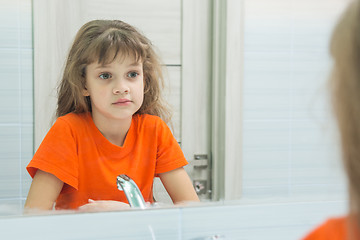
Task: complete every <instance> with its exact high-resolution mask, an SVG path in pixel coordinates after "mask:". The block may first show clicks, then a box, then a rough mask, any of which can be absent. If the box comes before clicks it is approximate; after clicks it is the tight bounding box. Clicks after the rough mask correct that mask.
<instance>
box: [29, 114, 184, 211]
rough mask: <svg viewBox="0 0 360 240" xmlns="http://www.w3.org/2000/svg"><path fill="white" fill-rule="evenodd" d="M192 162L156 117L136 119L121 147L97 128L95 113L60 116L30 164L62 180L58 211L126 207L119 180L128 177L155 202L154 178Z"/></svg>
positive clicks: (31, 172) (32, 174)
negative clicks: (101, 204)
mask: <svg viewBox="0 0 360 240" xmlns="http://www.w3.org/2000/svg"><path fill="white" fill-rule="evenodd" d="M186 164H187V161H186V159H185V157H184V154H183V152H182V150H181V148H180V146H179V144H178V143H177V141H176V140H175V138H174V137H173V135H172V133H171V131H170V129H169V128H168V127H167V125H166V124H165V123H164V122H163V121H162V120H161V119H160V118H159V117H156V116H152V115H147V114H143V115H134V116H133V118H132V121H131V125H130V129H129V131H128V133H127V136H126V138H125V141H124V144H123V146H122V147H119V146H116V145H114V144H112V143H110V142H109V141H108V140H107V139H106V138H105V137H104V136H103V135H102V134H101V132H100V131H99V130H98V129H97V127H96V126H95V124H94V122H93V120H92V117H91V114H90V113H83V114H75V113H69V114H67V115H65V116H62V117H59V118H58V119H57V120H56V122H55V124H54V125H53V126H52V127H51V129H50V130H49V132H48V133H47V135H46V136H45V138H44V140H43V142H42V143H41V145H40V146H39V149H38V150H37V151H36V153H35V155H34V157H33V159H32V160H31V161H30V163H29V165H28V166H27V170H28V172H29V174H30V175H31V177H34V175H35V173H36V171H37V169H41V170H43V171H45V172H48V173H51V174H53V175H55V176H56V177H58V178H59V179H60V180H61V181H63V182H64V183H65V184H64V187H63V189H62V191H61V193H60V195H59V197H58V199H57V201H56V206H55V207H56V209H75V208H78V207H79V206H81V205H84V204H86V203H87V202H88V199H93V200H116V201H122V202H126V203H127V199H126V196H125V194H124V192H122V191H119V190H118V189H117V185H116V177H117V176H118V175H120V174H126V175H128V176H129V177H130V178H132V179H133V180H134V181H135V183H136V184H137V185H138V187H139V189H140V191H141V193H142V195H143V197H144V200H145V201H147V202H152V201H153V198H152V186H153V179H154V177H155V176H156V175H157V174H159V173H164V172H168V171H171V170H174V169H176V168H179V167H182V166H184V165H186Z"/></svg>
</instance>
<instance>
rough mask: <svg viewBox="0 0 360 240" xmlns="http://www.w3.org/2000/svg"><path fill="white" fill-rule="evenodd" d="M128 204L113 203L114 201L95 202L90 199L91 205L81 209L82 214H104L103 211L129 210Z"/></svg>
mask: <svg viewBox="0 0 360 240" xmlns="http://www.w3.org/2000/svg"><path fill="white" fill-rule="evenodd" d="M129 208H130V206H129V204H127V203H123V202H119V201H112V200H99V201H95V200H92V199H89V203H87V204H85V205H82V206H80V207H79V211H81V212H103V211H119V210H126V209H129Z"/></svg>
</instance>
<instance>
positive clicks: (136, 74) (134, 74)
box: [127, 72, 139, 78]
mask: <svg viewBox="0 0 360 240" xmlns="http://www.w3.org/2000/svg"><path fill="white" fill-rule="evenodd" d="M138 75H139V74H138V73H137V72H129V73H128V74H127V76H128V77H129V78H136V77H137V76H138Z"/></svg>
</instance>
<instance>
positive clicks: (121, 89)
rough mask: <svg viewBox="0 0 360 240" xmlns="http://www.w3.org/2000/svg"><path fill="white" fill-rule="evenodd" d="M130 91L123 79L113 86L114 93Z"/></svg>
mask: <svg viewBox="0 0 360 240" xmlns="http://www.w3.org/2000/svg"><path fill="white" fill-rule="evenodd" d="M129 92H130V90H129V88H128V87H127V86H126V85H125V84H124V83H123V82H122V81H121V80H120V81H119V82H118V83H117V84H116V85H115V86H114V88H113V93H114V94H126V93H129Z"/></svg>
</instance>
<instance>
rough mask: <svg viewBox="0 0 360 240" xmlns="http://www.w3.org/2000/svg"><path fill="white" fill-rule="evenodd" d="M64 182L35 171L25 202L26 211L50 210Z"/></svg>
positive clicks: (51, 175)
mask: <svg viewBox="0 0 360 240" xmlns="http://www.w3.org/2000/svg"><path fill="white" fill-rule="evenodd" d="M63 185H64V182H63V181H61V180H60V179H58V178H57V177H55V176H54V175H53V174H50V173H47V172H44V171H41V170H37V171H36V174H35V176H34V178H33V181H32V183H31V186H30V190H29V193H28V196H27V198H26V202H25V210H26V209H39V210H52V208H53V205H54V202H55V201H56V199H57V197H58V196H59V194H60V191H61V189H62V187H63Z"/></svg>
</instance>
